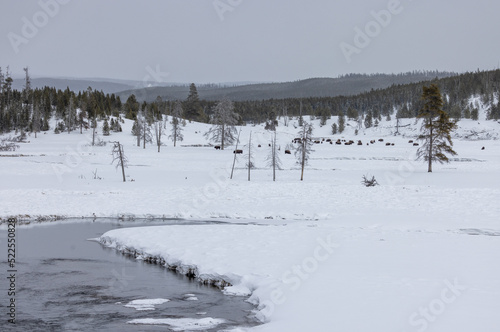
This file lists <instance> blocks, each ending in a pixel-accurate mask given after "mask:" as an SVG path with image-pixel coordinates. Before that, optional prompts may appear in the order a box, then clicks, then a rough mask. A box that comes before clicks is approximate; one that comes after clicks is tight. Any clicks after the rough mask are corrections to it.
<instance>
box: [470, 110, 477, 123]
mask: <svg viewBox="0 0 500 332" xmlns="http://www.w3.org/2000/svg"><path fill="white" fill-rule="evenodd" d="M470 118H471V119H472V120H474V121H477V120H478V119H479V110H478V109H477V107H474V108H473V109H472V111H471V112H470Z"/></svg>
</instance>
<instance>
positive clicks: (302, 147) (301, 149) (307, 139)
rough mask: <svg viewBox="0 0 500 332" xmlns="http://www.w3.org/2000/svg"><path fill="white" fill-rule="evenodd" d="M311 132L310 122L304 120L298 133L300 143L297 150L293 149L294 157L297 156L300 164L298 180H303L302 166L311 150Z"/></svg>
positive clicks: (303, 166) (304, 164)
mask: <svg viewBox="0 0 500 332" xmlns="http://www.w3.org/2000/svg"><path fill="white" fill-rule="evenodd" d="M312 132H313V126H312V124H309V123H307V122H304V125H303V126H302V128H301V130H300V131H299V133H298V134H299V137H300V144H299V146H298V147H297V150H295V157H296V158H297V163H298V164H300V166H301V174H300V181H302V180H304V168H305V166H306V164H307V161H308V160H309V154H310V153H311V152H312V144H313V143H312Z"/></svg>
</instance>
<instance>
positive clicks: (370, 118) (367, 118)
mask: <svg viewBox="0 0 500 332" xmlns="http://www.w3.org/2000/svg"><path fill="white" fill-rule="evenodd" d="M371 126H373V113H372V111H368V112H367V113H366V116H365V128H370V127H371Z"/></svg>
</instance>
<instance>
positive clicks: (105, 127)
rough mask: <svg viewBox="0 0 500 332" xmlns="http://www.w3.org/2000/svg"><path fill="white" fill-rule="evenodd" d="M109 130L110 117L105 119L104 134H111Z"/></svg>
mask: <svg viewBox="0 0 500 332" xmlns="http://www.w3.org/2000/svg"><path fill="white" fill-rule="evenodd" d="M109 132H110V127H109V122H108V119H105V120H104V124H103V125H102V135H103V136H109Z"/></svg>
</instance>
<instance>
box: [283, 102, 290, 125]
mask: <svg viewBox="0 0 500 332" xmlns="http://www.w3.org/2000/svg"><path fill="white" fill-rule="evenodd" d="M288 120H289V118H288V109H287V107H286V106H285V102H284V101H283V124H284V125H285V127H288Z"/></svg>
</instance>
